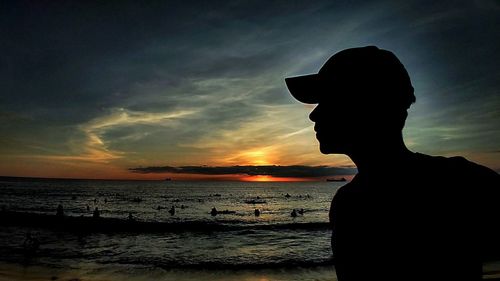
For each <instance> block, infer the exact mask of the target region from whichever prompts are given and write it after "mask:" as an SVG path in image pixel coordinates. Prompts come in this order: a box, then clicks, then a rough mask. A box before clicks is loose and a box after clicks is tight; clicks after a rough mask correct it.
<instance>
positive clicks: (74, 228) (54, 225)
mask: <svg viewBox="0 0 500 281" xmlns="http://www.w3.org/2000/svg"><path fill="white" fill-rule="evenodd" d="M0 225H3V226H29V227H41V228H50V229H57V230H64V231H68V232H76V233H86V232H106V233H113V232H135V233H152V232H216V231H239V230H282V229H283V230H328V229H329V227H330V226H329V223H327V222H308V223H275V224H256V223H245V222H230V221H222V222H220V221H218V222H214V221H182V222H150V221H138V220H133V219H130V220H125V219H117V218H103V217H100V218H93V217H84V216H79V217H76V216H56V215H47V214H37V213H27V212H14V211H1V212H0Z"/></svg>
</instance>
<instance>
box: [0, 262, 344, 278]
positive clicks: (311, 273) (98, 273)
mask: <svg viewBox="0 0 500 281" xmlns="http://www.w3.org/2000/svg"><path fill="white" fill-rule="evenodd" d="M0 280H2V281H4V280H5V281H21V280H23V281H42V280H43V281H46V280H64V281H78V280H80V281H84V280H88V281H115V280H131V281H146V280H179V281H194V280H219V281H230V280H241V281H264V280H269V281H271V280H276V281H281V280H282V281H285V280H291V281H294V280H297V281H299V280H305V281H308V280H311V281H312V280H317V281H333V280H337V279H336V278H335V271H334V269H333V267H316V268H307V269H304V268H294V269H260V270H210V269H206V270H164V269H159V268H133V269H131V268H129V267H117V268H107V269H101V268H100V269H96V268H95V267H94V266H93V267H92V269H89V268H80V269H68V268H59V269H50V268H44V267H40V266H20V265H11V264H0Z"/></svg>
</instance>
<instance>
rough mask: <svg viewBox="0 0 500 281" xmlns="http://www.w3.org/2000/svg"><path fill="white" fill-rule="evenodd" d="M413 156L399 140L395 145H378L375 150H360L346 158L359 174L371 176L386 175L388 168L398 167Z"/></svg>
mask: <svg viewBox="0 0 500 281" xmlns="http://www.w3.org/2000/svg"><path fill="white" fill-rule="evenodd" d="M413 155H414V153H413V152H411V151H410V150H408V148H406V146H405V144H404V142H403V141H402V140H401V141H400V142H398V143H397V144H392V145H387V143H386V144H384V145H380V146H377V149H370V150H365V151H363V150H360V151H356V152H353V153H349V154H348V156H349V157H350V158H351V160H352V161H353V162H354V164H355V165H356V167H357V168H358V172H359V173H360V174H365V175H373V174H377V175H378V174H380V173H387V168H388V167H398V166H400V165H401V164H403V162H406V161H408V159H410V158H411V157H412V156H413Z"/></svg>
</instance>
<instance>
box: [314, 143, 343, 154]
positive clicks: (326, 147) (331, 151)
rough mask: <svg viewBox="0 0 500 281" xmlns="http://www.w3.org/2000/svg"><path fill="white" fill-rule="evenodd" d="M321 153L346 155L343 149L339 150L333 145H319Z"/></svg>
mask: <svg viewBox="0 0 500 281" xmlns="http://www.w3.org/2000/svg"><path fill="white" fill-rule="evenodd" d="M319 151H320V152H321V153H323V154H345V152H344V151H342V149H339V148H338V147H333V146H331V145H324V144H321V143H320V144H319Z"/></svg>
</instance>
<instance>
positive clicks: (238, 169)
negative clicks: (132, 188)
mask: <svg viewBox="0 0 500 281" xmlns="http://www.w3.org/2000/svg"><path fill="white" fill-rule="evenodd" d="M129 171H132V172H134V173H139V174H153V173H175V174H201V175H232V174H240V175H249V176H258V175H261V176H262V175H265V176H273V177H298V178H309V177H326V176H336V175H353V174H355V173H356V171H357V170H356V168H351V167H329V166H302V165H293V166H275V165H269V166H222V167H212V166H181V167H171V166H157V167H138V168H129Z"/></svg>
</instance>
